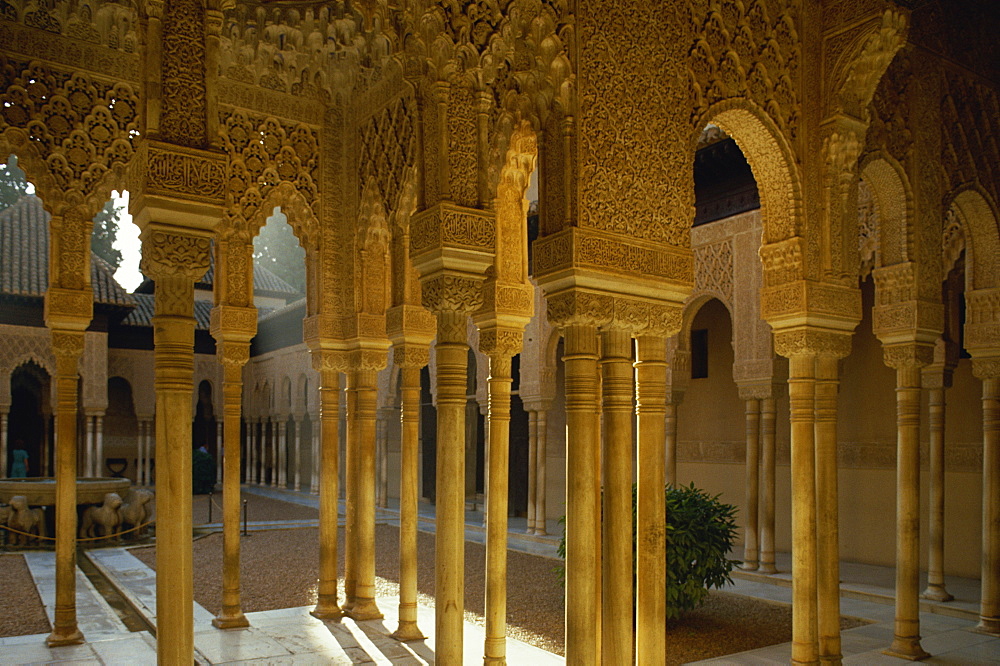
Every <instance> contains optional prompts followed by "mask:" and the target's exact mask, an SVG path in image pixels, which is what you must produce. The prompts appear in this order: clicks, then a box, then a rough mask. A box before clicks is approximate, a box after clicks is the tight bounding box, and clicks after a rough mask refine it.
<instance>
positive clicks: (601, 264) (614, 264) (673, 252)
mask: <svg viewBox="0 0 1000 666" xmlns="http://www.w3.org/2000/svg"><path fill="white" fill-rule="evenodd" d="M533 261H534V273H535V275H537V276H544V275H547V274H549V273H554V272H556V271H559V270H561V269H566V268H574V267H590V268H597V269H601V270H607V271H609V272H612V273H616V274H622V273H637V274H639V275H645V276H650V277H655V278H662V279H665V280H671V281H676V282H682V283H686V284H690V283H691V282H692V280H693V273H694V260H693V258H692V255H691V253H690V252H689V251H687V250H686V249H680V248H676V249H675V248H670V247H668V246H662V245H659V246H658V245H654V244H652V243H643V242H641V241H638V240H636V239H633V238H621V239H619V238H612V237H610V236H607V235H604V234H601V233H599V232H595V231H593V230H584V229H579V228H570V229H566V230H564V231H561V232H559V233H556V234H553V235H551V236H547V237H545V238H540V239H539V240H537V241H535V244H534V259H533Z"/></svg>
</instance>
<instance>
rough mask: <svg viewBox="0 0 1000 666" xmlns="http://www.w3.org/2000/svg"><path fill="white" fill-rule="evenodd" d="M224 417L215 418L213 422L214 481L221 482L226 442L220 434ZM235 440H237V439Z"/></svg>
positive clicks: (223, 473)
mask: <svg viewBox="0 0 1000 666" xmlns="http://www.w3.org/2000/svg"><path fill="white" fill-rule="evenodd" d="M224 419H225V417H223V418H222V419H217V420H216V422H215V458H216V461H215V464H216V476H215V482H216V483H223V477H224V476H225V471H224V468H225V466H226V464H225V461H224V458H225V455H226V443H225V441H223V434H222V422H223V420H224ZM237 441H239V440H238V439H237Z"/></svg>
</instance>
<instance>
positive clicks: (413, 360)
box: [392, 323, 436, 368]
mask: <svg viewBox="0 0 1000 666" xmlns="http://www.w3.org/2000/svg"><path fill="white" fill-rule="evenodd" d="M435 326H436V323H435ZM430 361H431V348H430V346H429V345H417V344H409V343H404V344H398V345H394V346H393V348H392V362H393V363H394V364H395V365H396V366H397V367H400V368H422V367H424V366H425V365H427V364H428V363H430Z"/></svg>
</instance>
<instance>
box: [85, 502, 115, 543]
mask: <svg viewBox="0 0 1000 666" xmlns="http://www.w3.org/2000/svg"><path fill="white" fill-rule="evenodd" d="M121 505H122V498H121V497H119V495H118V493H107V494H105V495H104V503H103V504H101V505H99V506H98V505H92V506H88V507H87V508H86V510H84V512H83V520H81V521H80V538H81V539H84V538H88V537H110V536H111V535H113V534H115V533H116V532H117V531H118V527H119V526H120V525H121V524H122V517H121V514H120V513H119V512H118V509H119V507H121Z"/></svg>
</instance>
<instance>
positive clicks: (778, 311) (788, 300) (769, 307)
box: [760, 273, 861, 323]
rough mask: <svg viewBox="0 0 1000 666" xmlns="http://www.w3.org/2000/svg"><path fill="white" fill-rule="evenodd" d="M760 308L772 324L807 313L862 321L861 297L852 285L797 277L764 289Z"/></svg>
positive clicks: (763, 315) (762, 314)
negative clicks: (792, 280) (794, 279)
mask: <svg viewBox="0 0 1000 666" xmlns="http://www.w3.org/2000/svg"><path fill="white" fill-rule="evenodd" d="M766 275H767V274H766V273H765V276H766ZM765 280H766V278H765ZM760 309H761V316H762V317H763V318H764V319H765V320H767V321H771V322H772V323H773V321H774V320H781V319H785V318H788V317H795V316H799V315H801V316H806V315H807V314H808V315H815V316H820V317H823V316H825V317H830V318H834V319H843V320H846V321H854V322H857V321H860V320H861V296H860V292H859V291H858V290H857V289H854V288H851V287H846V286H842V285H836V284H824V283H821V282H814V281H811V280H797V281H794V282H788V283H785V284H778V285H776V286H765V287H764V288H763V289H761V295H760Z"/></svg>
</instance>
